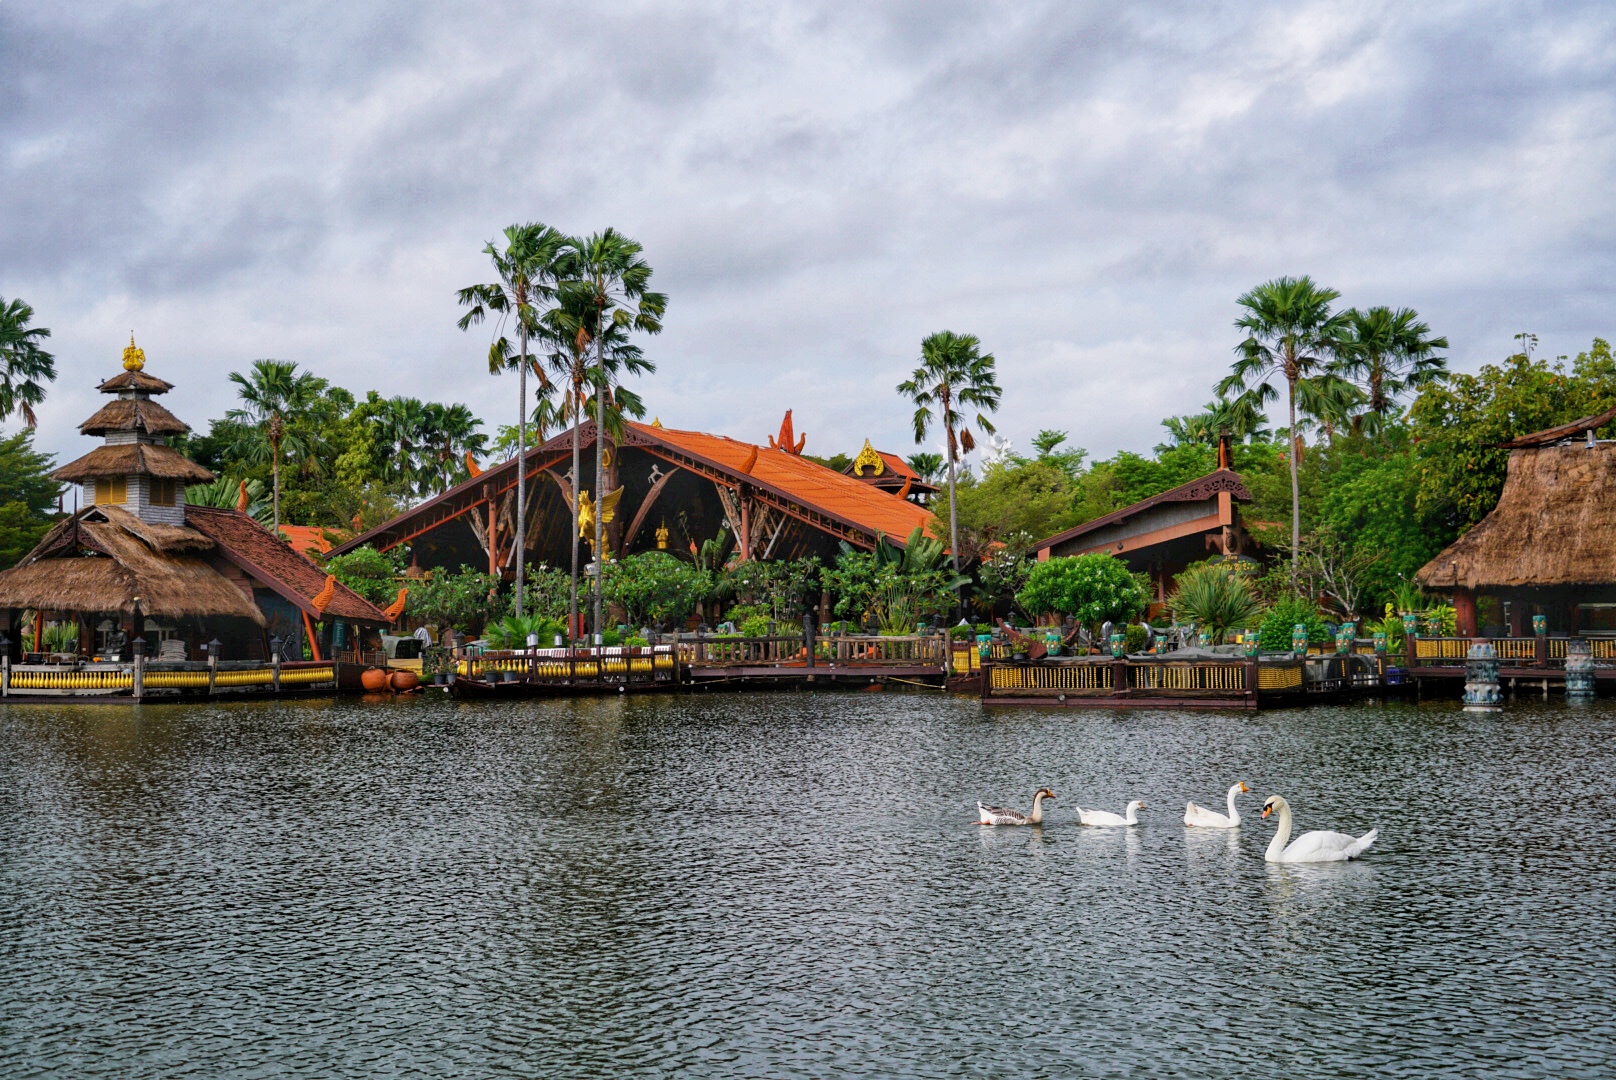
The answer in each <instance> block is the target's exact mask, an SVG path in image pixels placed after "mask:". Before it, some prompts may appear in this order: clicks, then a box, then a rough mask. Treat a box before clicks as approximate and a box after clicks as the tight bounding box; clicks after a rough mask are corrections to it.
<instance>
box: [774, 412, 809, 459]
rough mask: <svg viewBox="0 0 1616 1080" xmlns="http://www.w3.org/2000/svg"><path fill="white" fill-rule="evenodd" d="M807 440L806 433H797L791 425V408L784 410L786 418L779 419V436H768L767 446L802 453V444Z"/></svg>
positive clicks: (792, 452) (787, 451)
mask: <svg viewBox="0 0 1616 1080" xmlns="http://www.w3.org/2000/svg"><path fill="white" fill-rule="evenodd" d="M807 441H808V436H807V435H801V436H799V435H797V433H796V431H794V430H793V429H792V426H791V410H790V409H787V410H786V418H785V419H784V420H782V421H780V437H779V439H778V440H776V439H775V437H774V436H773V435H770V436H769V446H770V447H771V448H772V449H775V450H784V451H785V452H786V453H788V454H796V455H797V456H799V457H800V456H801V455H802V448H803V444H805V443H806V442H807Z"/></svg>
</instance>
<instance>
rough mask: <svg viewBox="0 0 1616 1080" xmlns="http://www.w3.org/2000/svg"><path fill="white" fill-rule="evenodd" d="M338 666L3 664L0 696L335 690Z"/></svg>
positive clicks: (222, 662) (140, 661) (248, 662)
mask: <svg viewBox="0 0 1616 1080" xmlns="http://www.w3.org/2000/svg"><path fill="white" fill-rule="evenodd" d="M336 682H337V675H336V666H335V665H334V664H332V663H331V662H329V661H326V662H321V661H288V662H286V663H283V664H279V665H276V664H273V663H267V664H266V663H264V662H262V661H258V660H220V661H216V662H209V661H205V660H202V661H198V660H162V661H159V660H148V659H146V658H144V657H142V658H140V659H137V660H134V661H131V662H129V663H95V662H90V661H84V662H73V663H62V664H6V665H4V668H3V670H0V693H3V694H5V695H7V696H11V695H24V696H32V695H46V696H56V697H73V696H78V695H82V696H106V695H118V694H127V695H129V696H131V697H136V698H141V697H147V696H151V695H153V694H157V695H163V696H171V695H175V694H204V695H206V694H224V693H231V692H245V693H265V692H270V693H276V692H279V691H281V690H293V689H295V690H307V689H313V688H316V687H325V686H335V685H336Z"/></svg>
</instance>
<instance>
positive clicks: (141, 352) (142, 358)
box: [123, 330, 146, 371]
mask: <svg viewBox="0 0 1616 1080" xmlns="http://www.w3.org/2000/svg"><path fill="white" fill-rule="evenodd" d="M145 366H146V350H145V349H142V348H141V347H140V346H138V345H136V344H135V334H134V331H132V330H131V331H130V332H129V347H128V348H127V349H125V350H124V351H123V369H124V370H125V371H139V370H140V369H141V368H143V367H145Z"/></svg>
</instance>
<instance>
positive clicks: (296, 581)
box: [0, 338, 388, 660]
mask: <svg viewBox="0 0 1616 1080" xmlns="http://www.w3.org/2000/svg"><path fill="white" fill-rule="evenodd" d="M144 367H145V353H144V352H143V351H142V350H140V349H139V348H137V347H136V346H135V343H134V340H133V339H132V338H131V339H130V342H129V347H128V348H127V349H125V350H124V372H123V373H122V374H121V375H118V376H117V377H116V378H113V379H109V380H107V381H106V382H104V383H102V384H101V387H100V389H101V391H102V392H103V393H107V394H116V395H117V398H116V399H115V400H113V401H112V402H110V403H109V404H108V405H106V406H105V407H103V408H102V409H101V410H100V411H99V412H97V413H96V414H95V415H94V416H92V417H91V418H90V419H89V420H86V421H85V422H84V423H83V424H82V425H81V426H80V430H81V431H82V432H83V433H84V434H87V435H100V436H102V437H103V438H104V440H105V441H104V443H103V445H101V446H99V447H97V448H96V449H94V450H92V451H91V452H90V453H88V454H86V455H84V456H83V457H81V458H79V459H78V460H76V461H74V462H71V463H70V464H67V465H64V466H62V467H61V468H60V469H57V470H56V471H55V472H54V473H52V474H51V475H52V476H53V477H54V478H55V479H57V480H61V481H64V482H69V483H78V484H82V485H83V494H84V498H85V501H86V502H87V503H88V505H87V506H85V508H84V509H82V510H79V511H78V512H76V513H74V514H73V515H72V516H71V517H69V518H67V519H66V520H64V521H62V522H59V523H58V524H57V525H56V526H55V527H54V528H52V529H51V531H50V532H49V533H47V534H46V536H45V538H44V539H43V540H41V541H40V542H39V544H38V545H37V546H36V547H35V548H34V550H33V551H31V552H29V553H28V554H27V555H26V556H24V557H23V559H22V561H21V562H19V563H18V564H17V565H16V566H15V567H13V568H12V569H10V570H7V571H5V572H4V573H0V629H3V630H4V631H5V632H6V634H7V636H8V637H9V638H10V639H11V646H10V649H11V655H12V659H13V660H16V659H19V657H20V652H21V645H22V637H23V634H22V633H21V632H20V631H21V630H22V627H21V625H20V622H21V619H22V617H23V615H24V613H25V612H27V613H29V615H30V616H31V619H32V621H33V625H34V634H33V637H34V641H35V648H36V650H39V651H44V650H43V646H42V645H41V643H40V638H41V637H42V635H41V634H40V632H39V631H40V629H41V628H42V627H43V625H44V623H45V621H46V620H47V619H49V620H50V621H52V622H56V623H64V622H65V623H68V624H76V625H77V628H78V634H77V645H76V647H75V649H74V652H75V654H76V655H77V656H79V657H115V658H121V659H128V658H129V656H130V653H131V652H132V645H133V642H134V641H135V640H136V639H137V638H138V639H142V640H144V641H145V643H146V646H147V649H148V652H149V653H150V654H151V655H154V656H159V657H162V658H165V659H175V660H184V659H189V660H199V659H203V657H204V648H205V645H206V643H207V642H208V641H210V640H213V639H217V640H218V641H219V642H220V654H221V658H223V659H241V660H262V659H265V658H267V657H268V656H269V655H270V642H271V638H272V637H279V638H281V639H283V640H286V641H289V642H292V643H294V645H295V646H296V651H297V652H302V651H303V648H302V647H303V645H305V644H306V645H307V651H308V652H309V653H310V654H311V655H312V656H313V657H315V658H326V659H329V658H331V657H332V656H333V654H334V653H335V652H352V651H355V650H357V649H358V648H359V647H360V646H361V644H362V642H361V637H362V634H363V633H364V631H366V630H370V631H375V630H378V629H380V628H381V627H384V626H386V625H387V623H388V618H387V616H386V615H384V614H382V612H381V611H380V610H378V609H377V608H376V607H375V606H374V605H372V604H371V603H369V602H368V601H366V600H365V599H364V598H363V597H361V596H359V595H357V594H356V593H353V592H352V591H350V590H348V589H347V588H345V587H343V586H341V585H339V584H337V583H336V582H335V581H333V580H332V579H331V578H329V577H327V576H326V574H325V573H324V572H323V571H321V570H320V569H319V568H318V567H316V566H315V565H314V564H313V563H311V562H310V561H309V560H308V559H307V558H305V557H304V556H302V555H300V554H298V553H297V552H295V551H293V550H292V549H291V548H290V547H288V546H287V545H286V544H285V543H284V542H282V541H281V540H279V539H277V538H276V537H275V536H273V535H271V534H270V532H269V531H268V530H267V529H265V528H264V527H263V526H262V525H260V524H258V522H256V521H254V520H253V519H252V518H251V517H249V516H248V515H247V514H245V513H244V512H242V511H241V510H240V509H238V510H220V509H214V508H211V507H199V506H188V505H187V504H186V501H185V486H186V485H187V484H195V483H205V482H207V481H210V480H212V479H213V474H212V473H210V472H209V471H208V470H207V469H204V468H202V467H201V466H200V465H197V464H196V463H195V462H193V461H191V460H190V459H188V458H186V457H185V456H184V455H183V454H181V453H180V452H179V451H178V450H176V449H174V448H173V447H171V446H169V445H168V444H167V442H166V441H165V440H166V439H167V438H168V437H170V436H174V435H179V434H183V433H184V432H186V431H187V430H189V429H188V428H187V427H186V425H185V424H184V422H182V421H181V420H179V419H178V418H177V417H175V416H174V414H173V413H171V412H169V411H168V410H167V409H165V408H164V407H163V406H161V405H159V404H157V403H156V402H154V401H152V400H151V397H152V396H153V395H155V394H163V393H166V392H167V391H169V390H170V389H172V385H171V384H169V383H167V382H164V381H163V380H161V379H158V378H155V377H154V376H152V375H149V374H147V373H146V372H145V370H144ZM300 639H301V640H300ZM284 651H285V650H284V649H283V652H284Z"/></svg>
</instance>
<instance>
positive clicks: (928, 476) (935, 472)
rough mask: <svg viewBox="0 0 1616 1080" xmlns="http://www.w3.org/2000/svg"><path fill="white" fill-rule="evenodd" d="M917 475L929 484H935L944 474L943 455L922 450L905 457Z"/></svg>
mask: <svg viewBox="0 0 1616 1080" xmlns="http://www.w3.org/2000/svg"><path fill="white" fill-rule="evenodd" d="M903 460H904V461H905V462H906V463H907V464H908V465H909V467H910V468H911V469H913V470H915V475H916V476H918V477H920V478H921V479H922V480H924V481H926V483H928V484H935V483H936V482H937V481H938V479H939V478H941V477H942V475H943V455H941V454H933V453H932V452H930V451H929V450H920V451H917V452H915V453H913V454H910V455H909V456H908V457H906V458H904V459H903Z"/></svg>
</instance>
